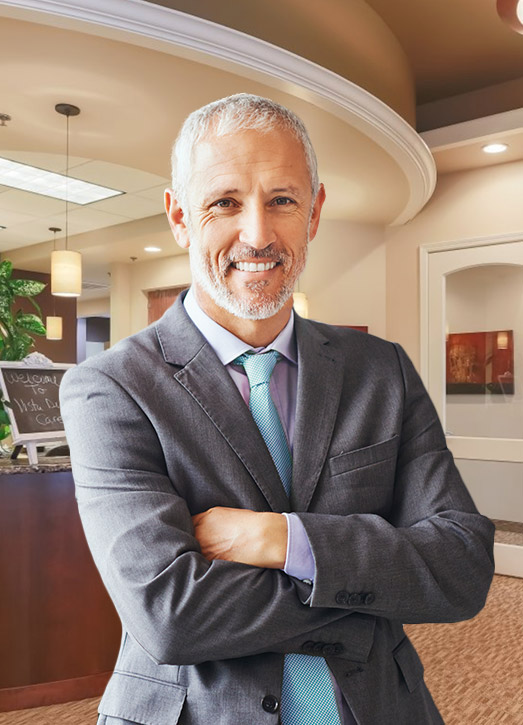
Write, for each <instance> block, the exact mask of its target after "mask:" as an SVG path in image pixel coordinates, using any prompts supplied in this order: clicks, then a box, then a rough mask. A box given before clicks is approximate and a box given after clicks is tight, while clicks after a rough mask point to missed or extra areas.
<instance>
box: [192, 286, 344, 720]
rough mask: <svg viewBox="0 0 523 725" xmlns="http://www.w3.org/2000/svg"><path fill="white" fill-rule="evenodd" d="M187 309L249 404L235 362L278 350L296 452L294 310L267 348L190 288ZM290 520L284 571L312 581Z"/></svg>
mask: <svg viewBox="0 0 523 725" xmlns="http://www.w3.org/2000/svg"><path fill="white" fill-rule="evenodd" d="M183 304H184V307H185V311H186V312H187V314H188V315H189V317H190V318H191V320H192V321H193V322H194V324H195V325H196V327H197V328H198V329H199V330H200V332H201V333H202V335H203V336H204V337H205V339H206V340H207V342H208V343H209V345H210V346H211V347H212V348H213V350H214V352H215V353H216V355H217V356H218V358H219V360H220V361H221V362H222V363H223V364H224V365H225V367H226V369H227V372H228V373H229V375H230V376H231V378H232V379H233V381H234V383H235V384H236V386H237V388H238V390H239V391H240V393H241V396H242V398H243V399H244V401H245V403H246V404H247V405H249V397H250V388H249V380H248V378H247V375H246V374H245V371H244V369H243V368H242V367H239V366H237V365H232V361H233V360H235V359H236V358H237V357H238V356H239V355H243V353H245V352H247V351H248V350H254V352H266V351H268V350H277V351H278V352H279V353H280V355H281V356H282V358H281V359H280V360H278V362H277V363H276V366H275V368H274V372H273V374H272V377H271V381H270V392H271V397H272V399H273V401H274V404H275V406H276V409H277V411H278V415H279V416H280V419H281V421H282V425H283V429H284V431H285V435H286V436H287V442H288V443H289V448H290V450H291V453H292V447H293V439H294V422H295V417H296V394H297V389H298V355H297V350H296V340H295V337H294V311H293V312H292V313H291V316H290V318H289V321H288V323H287V324H286V326H285V327H284V328H283V330H282V331H281V332H280V334H279V335H278V336H277V337H276V338H275V339H274V340H273V342H271V343H270V344H269V345H267V347H264V348H261V347H260V348H252V347H251V346H250V345H248V344H247V343H246V342H244V341H243V340H240V339H239V338H238V337H236V336H235V335H233V334H232V332H229V331H228V330H226V329H225V328H224V327H222V326H221V325H219V324H218V323H217V322H215V321H214V320H213V319H212V318H211V317H209V316H208V315H207V314H206V313H205V312H204V311H203V310H202V309H201V307H200V306H199V305H198V303H197V302H196V298H195V296H194V293H193V291H192V288H191V289H189V291H188V293H187V295H186V296H185V299H184V301H183ZM283 515H284V516H285V517H286V519H287V557H286V560H285V566H284V569H283V571H284V572H285V573H286V574H288V575H289V576H293V577H295V578H297V579H301V580H302V581H307V582H309V583H311V584H312V582H313V581H314V575H315V563H314V557H313V555H312V550H311V547H310V543H309V538H308V536H307V533H306V531H305V528H304V526H303V524H302V523H301V521H300V519H299V518H298V517H297V516H295V515H294V514H292V513H291V514H287V513H284V514H283ZM333 686H334V690H335V693H336V699H337V701H338V708H339V709H340V713H341V722H342V725H356V722H355V720H354V717H353V715H352V713H351V711H350V709H349V707H348V705H347V703H346V701H345V698H344V697H343V696H342V694H341V691H340V689H339V688H338V685H337V684H336V681H335V680H334V678H333Z"/></svg>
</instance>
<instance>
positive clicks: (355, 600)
mask: <svg viewBox="0 0 523 725" xmlns="http://www.w3.org/2000/svg"><path fill="white" fill-rule="evenodd" d="M349 604H350V606H351V607H357V606H358V604H361V594H351V595H350V597H349Z"/></svg>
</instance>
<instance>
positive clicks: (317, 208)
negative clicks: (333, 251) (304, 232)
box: [309, 184, 326, 241]
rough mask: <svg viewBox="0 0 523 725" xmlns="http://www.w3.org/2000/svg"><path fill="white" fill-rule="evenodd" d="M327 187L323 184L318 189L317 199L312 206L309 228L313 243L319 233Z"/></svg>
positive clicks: (310, 238)
mask: <svg viewBox="0 0 523 725" xmlns="http://www.w3.org/2000/svg"><path fill="white" fill-rule="evenodd" d="M325 196H326V195H325V187H324V186H323V184H320V188H319V189H318V193H317V195H316V199H315V200H314V204H313V206H312V214H311V221H310V226H309V240H310V241H312V240H313V239H314V237H315V236H316V232H317V231H318V224H319V223H320V214H321V208H322V206H323V202H324V201H325Z"/></svg>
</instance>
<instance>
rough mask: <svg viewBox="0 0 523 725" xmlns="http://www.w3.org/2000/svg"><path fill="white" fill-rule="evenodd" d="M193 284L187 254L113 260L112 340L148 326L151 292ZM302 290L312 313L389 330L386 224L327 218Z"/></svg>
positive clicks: (329, 319)
mask: <svg viewBox="0 0 523 725" xmlns="http://www.w3.org/2000/svg"><path fill="white" fill-rule="evenodd" d="M190 283H191V273H190V268H189V256H188V255H187V254H184V255H177V256H174V257H162V258H160V259H152V260H146V261H143V262H140V261H136V262H134V263H128V264H118V265H113V268H112V269H111V344H114V343H115V342H117V341H118V340H119V339H121V338H122V337H126V336H127V335H130V334H132V333H134V332H138V330H141V329H143V328H144V327H146V326H147V294H146V293H147V291H149V290H153V289H162V288H167V287H174V286H178V285H187V286H189V284H190ZM300 291H302V292H305V293H306V294H307V297H308V301H309V317H311V318H313V319H316V320H321V321H322V322H329V323H333V324H339V325H367V326H368V328H369V332H370V333H372V334H375V335H380V336H383V335H384V334H385V243H384V231H383V227H381V226H377V225H376V226H374V225H364V224H355V223H351V222H341V221H329V220H325V221H322V222H321V224H320V229H319V231H318V234H317V236H316V238H315V239H314V240H313V241H312V242H311V244H310V247H309V259H308V263H307V268H306V270H305V272H304V273H303V275H302V277H301V279H300Z"/></svg>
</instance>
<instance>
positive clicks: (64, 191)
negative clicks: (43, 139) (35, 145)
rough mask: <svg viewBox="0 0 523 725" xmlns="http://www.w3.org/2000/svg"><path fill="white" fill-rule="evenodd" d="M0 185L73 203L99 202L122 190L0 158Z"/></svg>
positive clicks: (121, 192) (116, 194)
mask: <svg viewBox="0 0 523 725" xmlns="http://www.w3.org/2000/svg"><path fill="white" fill-rule="evenodd" d="M0 185H2V186H10V187H11V188H13V189H20V190H21V191H31V192H33V193H34V194H42V196H51V197H53V199H62V201H71V202H73V203H74V204H92V203H93V202H94V201H102V199H109V198H110V197H112V196H119V195H120V194H123V193H124V192H123V191H117V190H116V189H109V188H108V187H106V186H99V185H98V184H90V183H89V182H88V181H81V180H80V179H74V178H72V177H71V176H69V177H67V176H64V175H63V174H57V173H55V172H53V171H46V170H45V169H38V168H37V167H36V166H29V164H20V163H19V162H18V161H11V160H10V159H3V158H1V157H0Z"/></svg>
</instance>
